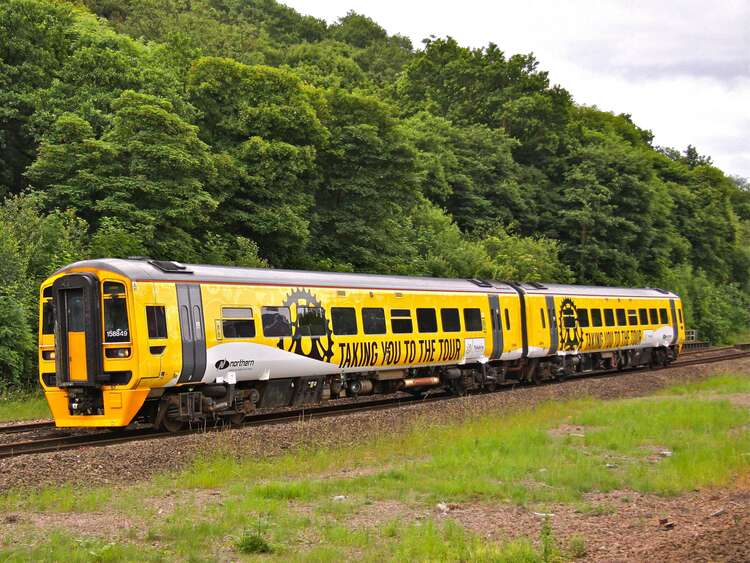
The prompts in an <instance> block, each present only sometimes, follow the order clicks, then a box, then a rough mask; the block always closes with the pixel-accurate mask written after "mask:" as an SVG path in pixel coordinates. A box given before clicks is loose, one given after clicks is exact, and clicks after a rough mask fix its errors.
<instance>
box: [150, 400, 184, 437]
mask: <svg viewBox="0 0 750 563" xmlns="http://www.w3.org/2000/svg"><path fill="white" fill-rule="evenodd" d="M179 416H180V409H179V407H178V406H177V405H176V404H175V403H173V402H172V401H169V400H164V399H162V402H161V403H160V404H159V410H158V412H157V415H156V427H157V428H158V429H159V430H163V431H165V432H173V433H174V432H179V431H180V430H182V428H183V427H184V426H185V422H184V421H182V420H180V418H179Z"/></svg>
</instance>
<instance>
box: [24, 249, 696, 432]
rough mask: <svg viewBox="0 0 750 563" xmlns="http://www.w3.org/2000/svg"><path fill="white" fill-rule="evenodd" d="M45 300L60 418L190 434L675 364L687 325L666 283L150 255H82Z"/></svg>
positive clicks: (43, 361)
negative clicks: (347, 403) (252, 265)
mask: <svg viewBox="0 0 750 563" xmlns="http://www.w3.org/2000/svg"><path fill="white" fill-rule="evenodd" d="M40 296H41V302H40V327H39V366H40V380H41V384H42V386H43V388H44V392H45V394H46V397H47V400H48V402H49V405H50V408H51V410H52V414H53V416H54V419H55V421H56V423H57V425H58V426H107V427H123V426H128V425H130V424H132V423H134V422H145V423H150V424H155V425H157V426H159V427H161V428H166V429H169V430H177V429H179V428H180V427H182V425H184V424H185V423H190V422H200V421H207V420H208V421H214V420H219V419H222V418H227V419H229V420H231V421H233V422H238V421H240V420H241V419H242V418H243V417H244V416H246V415H247V414H248V413H250V412H252V411H253V410H255V409H262V408H276V407H281V406H290V405H301V404H308V403H318V402H321V401H325V400H327V399H331V398H338V397H342V396H360V395H368V394H377V393H393V392H397V391H408V392H412V393H423V392H425V391H426V390H429V389H433V388H444V389H448V390H450V391H452V392H454V393H457V394H462V393H464V392H467V391H470V390H476V389H494V388H495V387H496V386H497V385H500V384H502V383H504V382H506V381H531V382H539V381H542V380H544V379H560V378H564V377H566V376H569V375H573V374H576V373H584V372H591V371H602V370H612V369H623V368H626V367H636V366H642V365H655V364H657V365H665V364H667V363H669V362H671V361H672V360H674V358H676V356H677V354H678V353H679V350H680V347H681V345H682V342H683V340H684V333H685V327H684V322H683V312H682V304H681V301H680V299H679V297H678V296H677V295H675V294H673V293H670V292H667V291H664V290H660V289H628V288H608V287H588V286H572V285H553V284H539V283H514V282H493V281H485V280H477V279H471V280H466V279H436V278H415V277H403V276H376V275H364V274H338V273H323V272H302V271H289V270H270V269H249V268H230V267H223V266H199V265H182V264H179V263H176V262H169V261H159V260H145V259H144V260H120V259H101V260H89V261H83V262H77V263H75V264H72V265H70V266H67V267H65V268H63V269H61V270H60V271H58V272H56V273H55V274H54V275H53V276H51V277H50V278H49V279H48V280H46V281H45V282H44V284H42V287H41V294H40Z"/></svg>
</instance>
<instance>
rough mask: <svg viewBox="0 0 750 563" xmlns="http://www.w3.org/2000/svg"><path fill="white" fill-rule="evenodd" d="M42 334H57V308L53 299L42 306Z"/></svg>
mask: <svg viewBox="0 0 750 563" xmlns="http://www.w3.org/2000/svg"><path fill="white" fill-rule="evenodd" d="M42 334H55V306H54V304H53V302H52V300H51V299H50V300H49V301H45V302H44V303H43V304H42Z"/></svg>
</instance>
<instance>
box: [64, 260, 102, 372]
mask: <svg viewBox="0 0 750 563" xmlns="http://www.w3.org/2000/svg"><path fill="white" fill-rule="evenodd" d="M52 291H53V302H54V303H55V307H56V311H55V313H56V318H57V323H56V327H55V330H56V333H55V348H56V350H55V371H56V373H57V376H56V378H57V386H58V387H72V386H79V387H80V386H93V385H96V378H97V374H98V373H100V372H101V371H102V357H101V346H100V344H101V317H100V306H99V282H98V281H97V279H96V277H95V276H94V275H92V274H68V275H66V276H63V277H61V278H58V279H57V280H55V282H54V284H53V285H52Z"/></svg>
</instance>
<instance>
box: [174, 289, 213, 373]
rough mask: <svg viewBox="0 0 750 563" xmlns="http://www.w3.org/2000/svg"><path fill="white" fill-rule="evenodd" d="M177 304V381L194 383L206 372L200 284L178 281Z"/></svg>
mask: <svg viewBox="0 0 750 563" xmlns="http://www.w3.org/2000/svg"><path fill="white" fill-rule="evenodd" d="M177 306H178V308H179V311H180V334H181V338H182V372H181V373H180V378H179V379H178V380H177V383H196V382H199V381H200V380H201V379H203V376H204V375H205V373H206V331H205V330H204V327H205V323H204V320H203V302H202V300H201V288H200V286H199V285H195V284H190V283H178V284H177Z"/></svg>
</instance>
